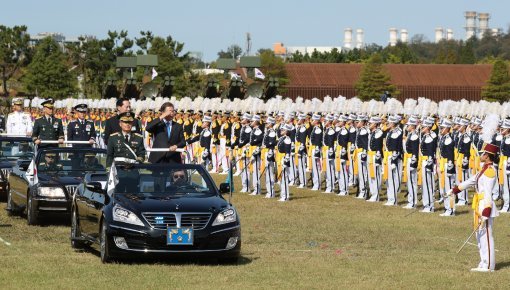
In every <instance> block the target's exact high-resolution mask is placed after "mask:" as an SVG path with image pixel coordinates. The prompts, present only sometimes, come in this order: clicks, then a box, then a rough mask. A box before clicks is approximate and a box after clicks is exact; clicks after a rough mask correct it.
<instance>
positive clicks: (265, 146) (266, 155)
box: [262, 117, 278, 198]
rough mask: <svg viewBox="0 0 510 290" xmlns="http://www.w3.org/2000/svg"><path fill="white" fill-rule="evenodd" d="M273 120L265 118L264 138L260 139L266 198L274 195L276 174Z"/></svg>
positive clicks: (275, 139)
mask: <svg viewBox="0 0 510 290" xmlns="http://www.w3.org/2000/svg"><path fill="white" fill-rule="evenodd" d="M274 123H275V119H274V118H273V117H267V119H266V131H265V132H264V138H263V139H262V153H263V156H262V158H263V160H265V162H264V163H265V166H264V167H265V168H264V169H263V170H264V172H265V176H266V190H267V194H266V198H273V197H274V196H275V194H274V181H275V172H276V162H275V161H276V160H275V152H274V147H275V146H276V142H277V137H278V136H277V134H276V131H275V130H274V129H273V125H274Z"/></svg>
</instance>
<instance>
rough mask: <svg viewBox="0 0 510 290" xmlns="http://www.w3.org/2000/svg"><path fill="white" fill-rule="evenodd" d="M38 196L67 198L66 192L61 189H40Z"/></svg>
mask: <svg viewBox="0 0 510 290" xmlns="http://www.w3.org/2000/svg"><path fill="white" fill-rule="evenodd" d="M37 195H39V196H44V197H66V195H65V193H64V190H63V189H62V188H60V187H39V188H38V189H37Z"/></svg>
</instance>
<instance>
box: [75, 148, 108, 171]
mask: <svg viewBox="0 0 510 290" xmlns="http://www.w3.org/2000/svg"><path fill="white" fill-rule="evenodd" d="M81 168H82V169H83V170H90V171H92V170H104V167H103V166H102V165H101V164H100V163H99V162H98V161H97V158H96V154H95V153H91V152H89V153H85V154H84V160H83V163H82V164H81Z"/></svg>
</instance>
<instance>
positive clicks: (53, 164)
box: [39, 153, 62, 171]
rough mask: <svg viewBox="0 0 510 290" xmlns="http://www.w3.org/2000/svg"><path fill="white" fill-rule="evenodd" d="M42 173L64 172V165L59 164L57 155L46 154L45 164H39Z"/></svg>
mask: <svg viewBox="0 0 510 290" xmlns="http://www.w3.org/2000/svg"><path fill="white" fill-rule="evenodd" d="M39 170H40V171H57V170H62V164H59V163H57V154H56V153H46V155H44V162H43V163H40V164H39Z"/></svg>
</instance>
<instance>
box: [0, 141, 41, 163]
mask: <svg viewBox="0 0 510 290" xmlns="http://www.w3.org/2000/svg"><path fill="white" fill-rule="evenodd" d="M33 156H34V145H33V143H32V142H28V141H16V140H2V141H0V159H19V158H22V159H31V158H32V157H33Z"/></svg>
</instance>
